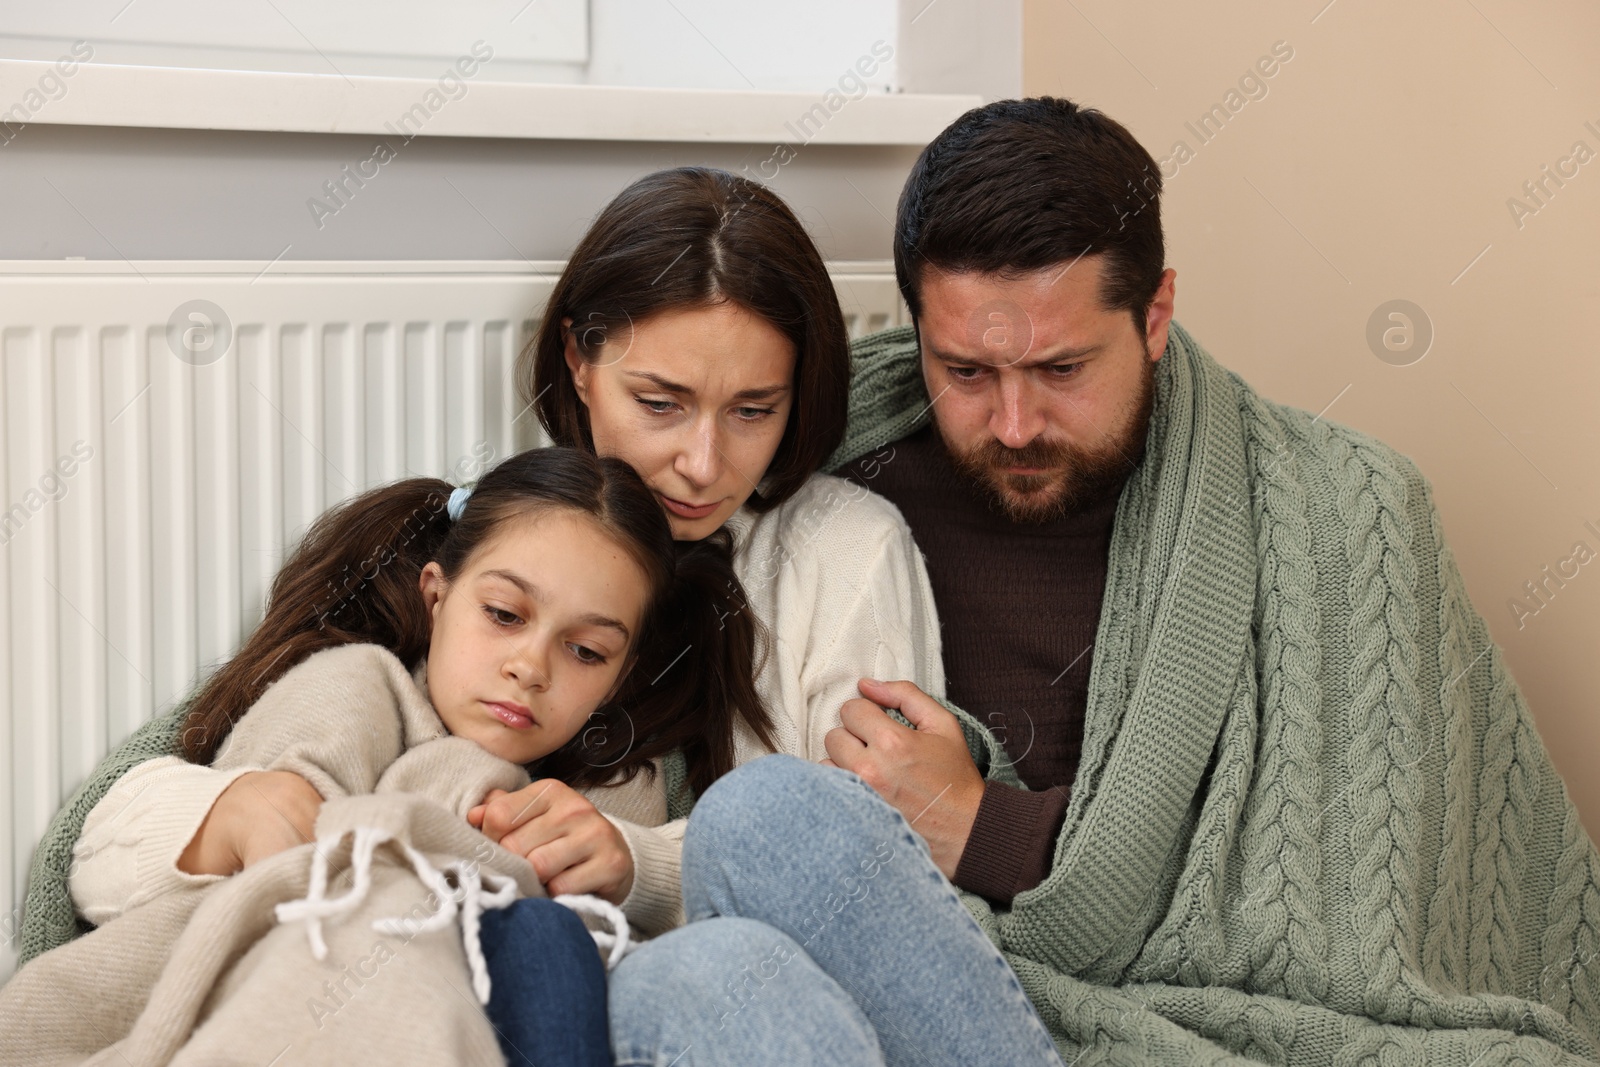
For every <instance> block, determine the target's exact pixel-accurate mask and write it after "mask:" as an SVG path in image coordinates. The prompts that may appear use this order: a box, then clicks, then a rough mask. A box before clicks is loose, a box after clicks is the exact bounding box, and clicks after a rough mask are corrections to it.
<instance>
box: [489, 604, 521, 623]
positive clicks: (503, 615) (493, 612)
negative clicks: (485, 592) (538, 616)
mask: <svg viewBox="0 0 1600 1067" xmlns="http://www.w3.org/2000/svg"><path fill="white" fill-rule="evenodd" d="M483 611H484V614H486V615H488V616H489V618H490V619H491V620H493V621H494V622H495V623H497V624H499V625H501V626H515V625H516V624H517V623H519V622H521V621H522V619H521V618H519V617H518V616H516V615H513V614H512V613H511V612H509V611H504V610H502V609H500V608H495V607H490V606H489V605H488V604H485V605H484V606H483Z"/></svg>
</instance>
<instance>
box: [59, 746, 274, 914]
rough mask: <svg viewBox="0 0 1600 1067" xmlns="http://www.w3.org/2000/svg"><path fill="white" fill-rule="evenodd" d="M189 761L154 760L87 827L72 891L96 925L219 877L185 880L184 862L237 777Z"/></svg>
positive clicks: (129, 777)
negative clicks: (180, 863) (181, 865)
mask: <svg viewBox="0 0 1600 1067" xmlns="http://www.w3.org/2000/svg"><path fill="white" fill-rule="evenodd" d="M252 769H254V768H249V767H241V768H238V769H237V770H233V771H218V770H215V769H213V768H211V767H206V766H202V765H198V764H194V763H189V762H188V761H186V760H184V759H182V758H181V757H178V756H162V757H159V758H156V759H152V760H147V761H146V762H144V763H142V764H140V765H139V766H137V767H135V768H133V769H132V770H130V771H129V772H128V773H127V774H126V775H124V776H123V777H122V778H121V779H119V780H118V781H117V782H116V784H114V785H113V786H112V787H111V789H110V790H109V791H108V792H107V793H106V795H105V796H104V797H102V798H101V799H100V802H99V803H97V804H96V805H95V806H94V808H93V810H92V811H90V812H89V815H88V817H87V818H86V819H85V820H84V824H83V830H82V832H81V833H80V835H79V837H78V841H77V843H76V844H75V845H74V847H73V864H72V869H71V871H70V872H69V875H68V891H69V893H70V894H71V896H72V901H73V905H74V907H75V908H76V909H77V911H78V913H79V914H80V915H82V916H83V917H84V918H85V919H86V920H88V921H89V922H91V923H93V924H95V925H96V926H99V925H102V924H104V923H106V922H109V921H110V920H111V919H114V918H116V917H117V916H118V915H121V914H122V913H123V912H125V911H127V910H128V909H129V908H132V907H134V906H136V905H138V904H142V903H144V902H146V901H149V900H153V899H155V898H156V897H159V896H161V895H162V894H164V893H167V892H170V891H171V890H173V889H176V888H179V887H181V886H187V885H204V884H206V883H208V882H213V881H216V880H217V877H218V876H214V875H212V876H204V875H191V874H185V873H183V872H182V871H180V870H178V858H179V857H180V856H182V855H183V851H184V849H186V848H187V847H188V846H189V842H190V840H192V839H193V837H194V835H195V831H196V830H198V829H199V827H200V824H201V823H202V822H204V821H205V818H206V816H207V815H209V814H210V813H211V807H212V805H213V804H214V803H215V802H216V799H217V797H218V796H219V795H220V794H221V793H222V791H223V790H224V789H226V788H227V787H228V786H229V785H231V784H232V783H233V781H234V779H235V778H237V777H238V776H239V775H240V774H243V773H245V772H247V771H249V770H252Z"/></svg>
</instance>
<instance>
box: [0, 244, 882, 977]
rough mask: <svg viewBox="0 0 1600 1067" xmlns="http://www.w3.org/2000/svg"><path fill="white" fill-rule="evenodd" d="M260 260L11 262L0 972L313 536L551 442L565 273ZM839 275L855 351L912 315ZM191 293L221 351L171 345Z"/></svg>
mask: <svg viewBox="0 0 1600 1067" xmlns="http://www.w3.org/2000/svg"><path fill="white" fill-rule="evenodd" d="M262 268H263V265H262V264H241V263H229V262H215V263H208V262H140V263H121V262H115V261H110V262H107V261H97V262H92V263H90V262H55V261H51V262H15V261H14V262H10V263H0V604H3V605H4V608H3V610H0V773H3V774H4V784H3V786H0V946H3V948H0V980H3V979H4V978H5V977H7V976H9V975H10V974H11V973H12V970H13V968H14V964H15V957H16V947H17V946H16V941H15V939H16V935H17V933H18V931H19V930H20V907H21V903H22V890H23V886H24V884H25V880H26V877H27V871H28V864H29V861H30V858H31V855H32V851H33V847H34V845H35V844H36V843H37V841H38V839H39V837H40V836H41V834H42V832H43V830H44V827H45V824H46V822H47V821H48V820H49V818H50V816H51V815H52V814H53V813H54V812H55V810H56V809H57V808H58V807H59V806H60V804H61V802H62V801H63V800H64V799H65V798H66V797H68V796H69V795H70V794H71V793H72V791H73V790H75V789H76V788H77V787H78V785H79V784H80V783H81V782H82V781H83V779H84V778H85V777H86V776H87V774H88V773H89V771H90V770H91V769H92V768H93V767H94V766H95V765H96V764H97V763H98V762H99V760H100V758H101V757H102V756H103V755H104V754H105V753H106V751H107V750H108V749H109V748H110V747H112V746H114V745H116V744H117V743H118V742H120V741H121V740H122V739H123V738H125V737H126V736H127V735H128V734H129V733H131V732H132V731H133V730H134V729H135V728H136V727H138V726H139V725H140V724H141V723H143V722H145V721H146V720H148V719H150V718H151V717H153V716H154V715H155V714H157V713H158V712H160V711H162V710H164V709H165V708H167V707H169V706H170V705H171V704H172V703H173V701H174V700H175V699H177V698H178V697H181V696H182V695H183V694H184V693H186V692H187V691H188V690H189V688H190V687H191V686H192V685H193V684H194V682H195V681H196V680H197V679H198V678H199V677H201V676H202V675H203V673H204V672H206V671H207V670H208V669H210V668H212V667H214V666H215V665H216V664H218V663H219V662H221V661H223V660H224V659H226V657H227V656H228V655H229V654H230V653H231V652H232V651H233V650H234V649H235V648H236V647H237V646H238V645H239V643H240V641H241V639H242V638H243V636H244V635H245V634H246V633H247V632H248V631H249V630H250V629H251V628H252V627H253V626H254V625H255V623H256V621H257V620H258V619H259V617H260V611H261V607H262V599H263V597H264V595H265V592H266V589H267V587H268V585H269V583H270V582H271V579H272V577H273V575H274V574H275V573H276V572H277V568H278V565H279V563H280V561H281V560H282V559H283V558H284V555H285V551H286V550H287V549H288V548H290V547H292V545H293V544H294V543H295V541H296V539H297V537H298V536H299V535H300V534H301V533H303V532H304V530H305V528H306V526H307V524H308V523H309V522H310V521H311V520H312V519H314V518H315V517H316V516H317V515H319V514H320V513H321V512H322V511H323V510H325V509H326V508H328V507H329V506H330V505H332V504H335V503H337V502H339V501H341V500H343V499H345V498H347V497H350V496H352V495H355V494H356V493H359V492H361V491H362V490H365V489H367V488H370V487H372V486H374V485H377V484H380V483H382V482H387V481H391V480H394V479H396V478H402V477H411V476H415V475H428V476H436V477H446V478H448V477H451V473H452V469H453V468H455V467H456V465H457V464H458V463H459V462H461V461H463V460H467V461H470V460H471V458H472V456H473V454H474V449H475V448H477V449H478V450H479V451H480V452H481V450H482V448H481V445H482V443H483V442H487V444H488V445H489V446H491V447H492V448H493V450H494V451H493V455H494V457H496V458H498V457H503V456H506V455H508V454H510V453H511V452H512V451H514V450H517V449H522V448H527V447H531V446H533V445H536V444H538V443H540V441H541V436H540V434H539V431H538V423H537V420H536V419H535V417H534V416H533V414H532V413H531V412H530V411H527V410H525V409H524V407H523V404H522V402H521V401H520V400H519V399H518V398H517V395H516V390H515V386H514V384H513V382H512V379H511V371H512V366H513V363H514V361H515V359H516V355H517V353H518V351H519V350H520V349H521V347H522V346H523V345H524V343H525V342H526V341H527V339H528V337H529V335H530V333H531V331H532V330H533V329H534V328H535V326H536V324H537V316H538V314H539V311H540V309H541V308H542V306H543V304H544V301H545V299H546V297H547V296H548V295H549V291H550V288H551V286H552V285H553V284H554V281H555V278H556V277H557V275H558V274H559V273H560V269H561V264H560V263H530V264H522V263H510V264H505V263H497V262H466V263H456V262H381V263H380V262H361V263H333V262H330V263H276V264H273V265H271V267H270V269H267V270H265V271H263V269H262ZM833 275H834V278H835V281H836V283H837V287H838V292H839V296H840V301H841V303H842V304H843V305H844V308H845V312H846V316H847V318H848V321H849V324H850V331H851V334H852V336H855V335H859V334H862V333H866V332H870V331H872V330H875V329H880V328H882V327H884V326H887V325H893V324H897V323H899V322H901V321H903V315H904V311H903V306H902V305H901V303H900V299H899V294H898V292H897V291H896V289H895V286H894V277H893V272H892V269H891V267H890V265H889V264H887V263H881V262H872V263H839V264H834V265H833ZM190 301H206V302H209V304H210V305H212V306H214V307H215V308H220V309H221V311H222V313H223V315H225V316H226V321H227V323H228V324H229V327H230V328H231V333H232V337H231V340H230V342H229V344H230V347H229V349H228V351H227V352H226V354H225V355H223V356H222V357H221V358H217V359H214V360H211V361H209V362H208V361H207V354H206V352H205V351H204V349H203V348H202V347H201V346H203V345H204V343H205V341H206V339H207V337H206V335H205V334H204V333H198V334H191V335H190V338H189V340H190V347H196V348H201V351H199V352H198V353H195V354H188V352H187V349H185V348H184V347H183V345H182V344H181V343H180V344H179V346H178V347H177V349H176V350H175V349H174V347H173V346H172V345H170V344H169V342H168V337H169V326H168V324H169V319H171V318H172V317H173V315H174V312H176V311H179V310H180V309H183V310H185V311H186V310H187V309H186V308H185V305H187V304H188V303H189V302H190ZM202 311H203V309H202ZM214 314H215V313H214V312H212V313H211V315H212V316H213V317H214ZM202 321H203V320H200V319H190V318H188V316H187V314H182V315H180V316H179V323H180V325H179V327H178V328H180V329H181V328H196V324H199V323H201V322H202ZM219 340H220V336H217V337H212V338H211V341H212V344H213V345H215V344H216V343H217V341H219ZM175 351H177V352H185V353H186V358H179V356H178V355H176V354H175Z"/></svg>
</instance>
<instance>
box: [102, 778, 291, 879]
mask: <svg viewBox="0 0 1600 1067" xmlns="http://www.w3.org/2000/svg"><path fill="white" fill-rule="evenodd" d="M259 770H261V768H260V767H234V768H232V769H230V770H226V771H219V770H216V769H215V768H212V767H204V766H199V765H196V764H192V763H191V764H187V765H185V766H184V767H182V768H179V769H175V770H174V771H173V773H171V774H170V775H164V776H163V777H162V779H161V780H160V781H159V782H151V783H150V784H151V789H152V794H155V793H157V792H159V797H156V796H154V795H153V796H152V798H151V799H152V801H154V802H153V803H152V804H151V807H150V808H149V810H148V811H147V812H146V814H145V816H144V819H143V823H142V826H141V828H140V829H141V831H142V832H141V833H140V834H139V845H138V853H137V862H138V874H139V889H138V892H136V893H135V894H134V895H133V897H132V898H131V899H130V900H129V901H128V906H129V907H130V908H131V907H134V906H135V905H138V904H142V903H144V902H145V901H147V900H154V899H155V898H156V897H159V896H161V895H163V894H165V893H169V892H171V891H172V890H174V889H181V888H183V887H184V886H194V885H209V884H210V883H212V882H216V881H220V880H221V879H222V878H223V877H224V876H223V875H220V874H187V873H185V872H184V871H180V870H179V869H178V859H179V858H180V857H181V856H182V855H183V852H184V850H185V849H186V848H188V847H189V842H190V841H193V840H194V835H195V834H197V833H198V832H199V831H200V824H201V823H203V822H205V821H206V816H208V815H210V814H211V808H212V806H213V805H214V804H216V802H217V798H218V797H220V796H221V795H222V792H223V790H225V789H227V788H228V787H229V786H230V785H232V784H233V783H234V781H235V780H236V779H238V778H239V776H240V775H243V774H248V773H250V772H251V771H259Z"/></svg>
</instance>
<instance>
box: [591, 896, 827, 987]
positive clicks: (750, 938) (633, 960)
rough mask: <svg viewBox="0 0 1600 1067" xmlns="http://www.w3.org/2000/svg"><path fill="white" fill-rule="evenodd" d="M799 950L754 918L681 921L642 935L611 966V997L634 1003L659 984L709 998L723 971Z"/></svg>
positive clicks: (724, 978)
mask: <svg viewBox="0 0 1600 1067" xmlns="http://www.w3.org/2000/svg"><path fill="white" fill-rule="evenodd" d="M794 954H801V955H803V954H804V950H802V949H801V948H800V947H799V946H798V945H796V944H795V943H794V942H793V941H792V940H791V939H790V938H789V936H788V935H787V934H784V933H781V932H779V931H778V930H775V929H773V928H772V927H770V926H768V925H767V924H766V923H763V922H758V921H756V920H755V919H742V918H738V917H731V916H730V917H717V918H712V919H702V920H700V921H698V922H692V923H689V924H688V925H686V926H680V927H678V928H677V929H676V930H670V931H668V932H667V933H665V934H662V935H661V936H660V937H657V938H655V939H653V940H650V941H646V942H645V943H644V944H642V945H641V946H640V947H639V948H638V949H636V950H635V951H633V952H631V953H629V954H628V955H627V956H626V957H624V959H623V960H622V962H621V963H619V964H618V965H617V967H616V969H615V970H613V971H612V972H611V1000H612V1002H613V1003H614V1004H630V1003H634V1002H635V999H636V998H639V999H654V998H658V997H660V996H661V995H662V991H664V990H672V991H674V993H673V995H674V996H675V997H678V998H683V999H684V1000H688V1001H694V1002H699V1003H706V1004H709V1003H714V1002H715V1001H716V1000H717V999H718V998H719V997H720V996H721V994H722V992H723V986H725V985H726V984H727V982H728V980H729V978H728V976H729V975H732V974H737V973H739V972H740V971H741V970H744V969H749V968H751V967H755V968H756V969H757V970H759V969H760V967H761V961H762V960H764V959H766V958H767V957H771V956H792V955H794Z"/></svg>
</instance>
